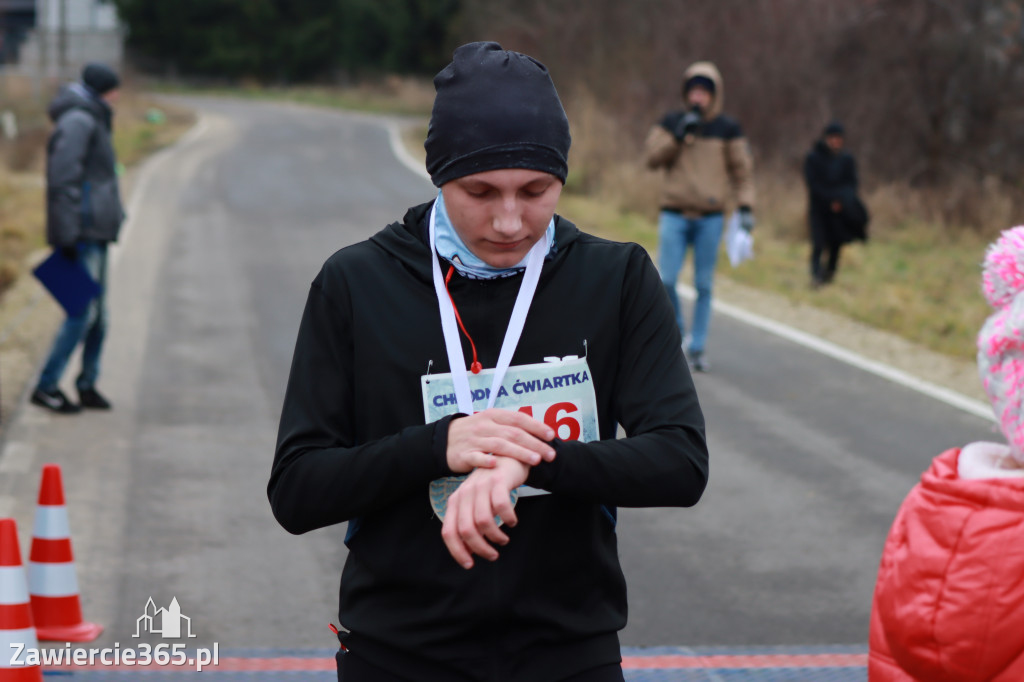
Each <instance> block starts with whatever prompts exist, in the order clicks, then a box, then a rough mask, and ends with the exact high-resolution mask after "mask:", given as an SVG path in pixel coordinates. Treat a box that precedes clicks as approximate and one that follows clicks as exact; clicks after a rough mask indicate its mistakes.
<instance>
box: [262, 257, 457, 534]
mask: <svg viewBox="0 0 1024 682" xmlns="http://www.w3.org/2000/svg"><path fill="white" fill-rule="evenodd" d="M322 279H323V273H322V272H321V276H319V277H317V280H316V281H314V282H313V285H312V287H311V288H310V292H309V297H308V300H307V302H306V309H305V312H304V313H303V317H302V322H301V324H300V326H299V334H298V339H297V341H296V344H295V354H294V357H293V359H292V368H291V375H290V376H289V379H288V387H287V389H286V391H285V399H284V407H283V409H282V412H281V423H280V427H279V431H278V440H277V451H276V453H275V456H274V464H273V467H272V470H271V475H270V482H269V484H268V486H267V495H268V497H269V499H270V505H271V508H272V509H273V512H274V516H275V518H277V520H278V522H279V523H280V524H281V525H282V526H283V527H284V528H285V529H286V530H287V531H289V532H290V533H295V534H299V533H305V532H307V531H310V530H314V529H316V528H322V527H324V526H329V525H333V524H336V523H341V522H343V521H347V520H349V519H352V518H354V517H357V516H362V515H364V514H367V513H369V512H372V511H374V510H377V509H380V508H382V507H385V506H387V505H389V504H391V503H393V502H394V501H396V500H397V499H399V498H400V497H402V496H405V495H407V494H409V493H411V492H414V491H415V490H417V489H419V490H423V489H425V488H426V486H427V485H428V484H429V482H430V481H432V480H434V479H436V478H439V477H441V476H446V475H451V472H450V471H449V470H448V467H447V464H446V459H445V450H446V449H447V445H448V422H449V421H450V420H451V417H446V418H444V419H441V420H439V421H436V422H433V423H431V424H425V425H418V426H410V427H408V428H405V429H403V430H401V431H399V432H398V433H396V434H393V435H390V436H387V437H385V438H381V439H379V440H374V441H370V442H365V443H357V442H356V437H355V434H356V424H355V406H354V400H355V399H354V391H353V386H352V383H353V382H352V377H353V359H352V344H351V330H352V328H353V325H352V316H351V311H350V310H349V309H348V306H346V305H343V304H338V303H336V302H335V301H334V300H333V299H332V297H330V296H329V295H328V294H327V293H326V292H325V291H324V288H323V285H322Z"/></svg>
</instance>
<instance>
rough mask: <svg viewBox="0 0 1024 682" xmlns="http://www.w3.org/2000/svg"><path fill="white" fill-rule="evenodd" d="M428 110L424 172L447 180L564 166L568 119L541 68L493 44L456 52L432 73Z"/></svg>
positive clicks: (555, 171)
mask: <svg viewBox="0 0 1024 682" xmlns="http://www.w3.org/2000/svg"><path fill="white" fill-rule="evenodd" d="M434 89H435V90H436V92H437V94H436V96H435V97H434V110H433V113H431V115H430V127H429V129H428V131H427V139H426V141H425V142H424V143H423V146H424V147H425V148H426V150H427V172H428V173H430V180H431V181H432V182H433V183H434V185H436V186H437V187H440V186H441V185H443V184H445V183H446V182H448V181H449V180H454V179H456V178H461V177H463V176H465V175H471V174H473V173H482V172H484V171H489V170H499V169H502V168H528V169H530V170H538V171H543V172H545V173H551V174H552V175H554V176H555V177H557V178H558V179H559V180H561V181H562V182H563V183H564V182H565V176H566V174H567V173H568V171H569V163H568V156H569V145H570V144H571V143H572V138H571V137H570V135H569V119H568V118H566V115H565V109H563V108H562V102H561V100H560V99H559V98H558V92H556V91H555V85H554V83H552V82H551V76H550V75H549V74H548V70H547V68H546V67H545V66H544V65H543V64H541V63H540V62H538V61H537V60H536V59H534V58H533V57H528V56H527V55H524V54H520V53H518V52H511V51H506V50H504V49H502V47H501V45H499V44H498V43H494V42H481V43H469V44H468V45H463V46H462V47H459V48H458V49H456V50H455V56H454V58H453V60H452V63H451V64H449V65H448V66H446V67H444V69H442V70H441V72H440V73H438V74H437V76H435V77H434Z"/></svg>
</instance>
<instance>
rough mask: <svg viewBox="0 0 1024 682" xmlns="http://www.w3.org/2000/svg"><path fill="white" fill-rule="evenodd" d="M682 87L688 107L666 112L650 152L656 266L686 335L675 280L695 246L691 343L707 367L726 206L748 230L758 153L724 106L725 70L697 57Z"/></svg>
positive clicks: (695, 360) (701, 368) (691, 352)
mask: <svg viewBox="0 0 1024 682" xmlns="http://www.w3.org/2000/svg"><path fill="white" fill-rule="evenodd" d="M682 94H683V101H684V102H685V105H686V108H685V109H677V110H673V111H670V112H668V113H667V114H665V116H664V117H663V118H662V119H661V122H660V123H658V124H657V125H655V126H654V127H653V128H652V129H651V132H650V133H649V134H648V136H647V142H646V144H645V156H646V162H647V166H648V167H649V168H652V169H660V170H662V171H663V173H662V175H663V177H662V190H661V199H660V202H661V203H660V206H661V214H660V217H659V223H658V270H659V271H660V272H661V281H662V282H663V283H664V284H665V289H666V290H667V291H668V296H669V299H670V300H671V301H672V307H673V308H674V309H675V313H676V323H677V324H678V325H679V331H680V332H681V333H682V334H683V336H684V338H687V337H686V328H685V325H684V323H683V314H682V311H681V309H680V307H679V297H678V296H677V295H676V280H677V279H678V278H679V270H680V269H681V268H682V266H683V262H684V261H685V259H686V251H687V248H688V247H689V246H691V245H692V246H693V263H694V287H695V288H696V290H697V302H696V304H695V305H694V310H693V326H692V332H691V335H690V336H689V337H688V338H689V344H688V347H687V348H686V349H685V350H686V352H687V357H688V358H689V360H690V365H691V367H692V368H693V369H694V370H695V371H698V372H706V371H708V370H709V369H710V365H709V363H708V361H707V358H706V356H705V353H704V347H705V344H706V342H707V336H708V326H709V323H710V320H711V290H712V285H713V283H714V276H715V263H716V261H717V260H718V244H719V242H720V241H721V237H722V223H723V219H722V214H723V211H724V210H725V208H726V206H727V205H735V206H737V207H738V209H739V215H740V226H741V227H742V228H743V229H744V230H747V231H748V232H749V231H750V230H752V229H753V228H754V214H753V207H754V183H753V159H752V158H751V154H750V147H749V145H748V144H747V140H746V138H745V137H744V135H743V130H742V129H741V128H740V125H739V123H737V122H736V121H735V120H733V119H731V118H729V117H728V116H724V115H723V114H722V113H721V112H722V103H723V100H724V92H723V87H722V76H721V75H720V74H719V73H718V69H717V68H716V67H715V65H714V64H712V63H711V62H697V63H695V64H693V65H691V66H690V67H689V68H688V69H687V70H686V72H685V73H684V75H683V87H682Z"/></svg>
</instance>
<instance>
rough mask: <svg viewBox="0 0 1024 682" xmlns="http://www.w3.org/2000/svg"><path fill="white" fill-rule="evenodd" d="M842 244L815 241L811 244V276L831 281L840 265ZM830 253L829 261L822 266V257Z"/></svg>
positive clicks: (822, 280) (819, 279)
mask: <svg viewBox="0 0 1024 682" xmlns="http://www.w3.org/2000/svg"><path fill="white" fill-rule="evenodd" d="M842 248H843V245H842V244H823V243H821V242H815V243H814V244H813V245H812V246H811V276H812V277H814V279H816V280H818V281H819V282H831V281H832V278H833V277H835V274H836V268H838V267H839V251H840V249H842ZM824 254H828V261H827V262H826V263H825V266H824V267H822V264H821V257H822V255H824Z"/></svg>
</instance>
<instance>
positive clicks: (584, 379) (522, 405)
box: [420, 355, 600, 520]
mask: <svg viewBox="0 0 1024 682" xmlns="http://www.w3.org/2000/svg"><path fill="white" fill-rule="evenodd" d="M493 381H494V370H493V369H485V370H483V371H481V372H480V373H479V374H470V375H469V388H470V391H471V393H472V397H473V410H474V411H475V412H479V411H482V410H484V409H486V408H487V401H488V399H489V398H490V396H491V383H492V382H493ZM420 388H421V392H422V395H423V416H424V419H426V422H427V423H428V424H429V423H430V422H433V421H437V420H438V419H440V418H441V417H444V416H446V415H449V414H454V413H456V412H458V411H459V406H458V400H457V399H456V397H455V387H454V384H453V383H452V378H451V374H427V375H424V376H422V377H420ZM494 406H495V407H497V408H501V409H505V410H518V411H520V412H523V413H524V414H527V415H529V416H531V417H533V418H534V419H537V420H539V421H542V422H544V423H545V424H547V425H548V426H550V427H551V428H552V429H554V431H555V433H556V434H557V437H558V438H560V439H562V440H566V441H570V440H578V441H583V442H589V441H593V440H597V439H598V438H600V430H599V428H598V422H597V395H596V393H595V392H594V382H593V378H592V377H591V375H590V367H589V366H587V361H586V359H585V358H579V357H576V356H575V355H570V356H568V357H565V358H547V359H546V361H545V362H541V363H537V364H535V365H519V366H512V367H509V369H508V372H507V373H506V374H505V378H504V379H503V381H502V384H501V386H500V387H499V388H498V395H497V398H496V399H495V401H494ZM465 478H466V477H465V476H448V477H445V478H441V479H438V480H436V481H434V482H432V483H431V484H430V504H431V506H432V507H433V508H434V512H435V513H436V514H437V515H438V516H439V517H440V518H441V519H442V520H443V519H444V510H445V508H446V506H447V503H448V497H449V496H450V495H451V494H452V493H453V492H454V491H455V489H456V488H458V486H459V484H460V483H461V482H462V481H463V480H465ZM547 494H548V492H547V491H545V490H538V489H537V488H531V487H530V486H526V485H524V486H520V487H519V488H517V489H516V490H514V491H513V492H512V501H513V503H514V502H515V501H516V499H517V498H518V497H530V496H534V495H547Z"/></svg>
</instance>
